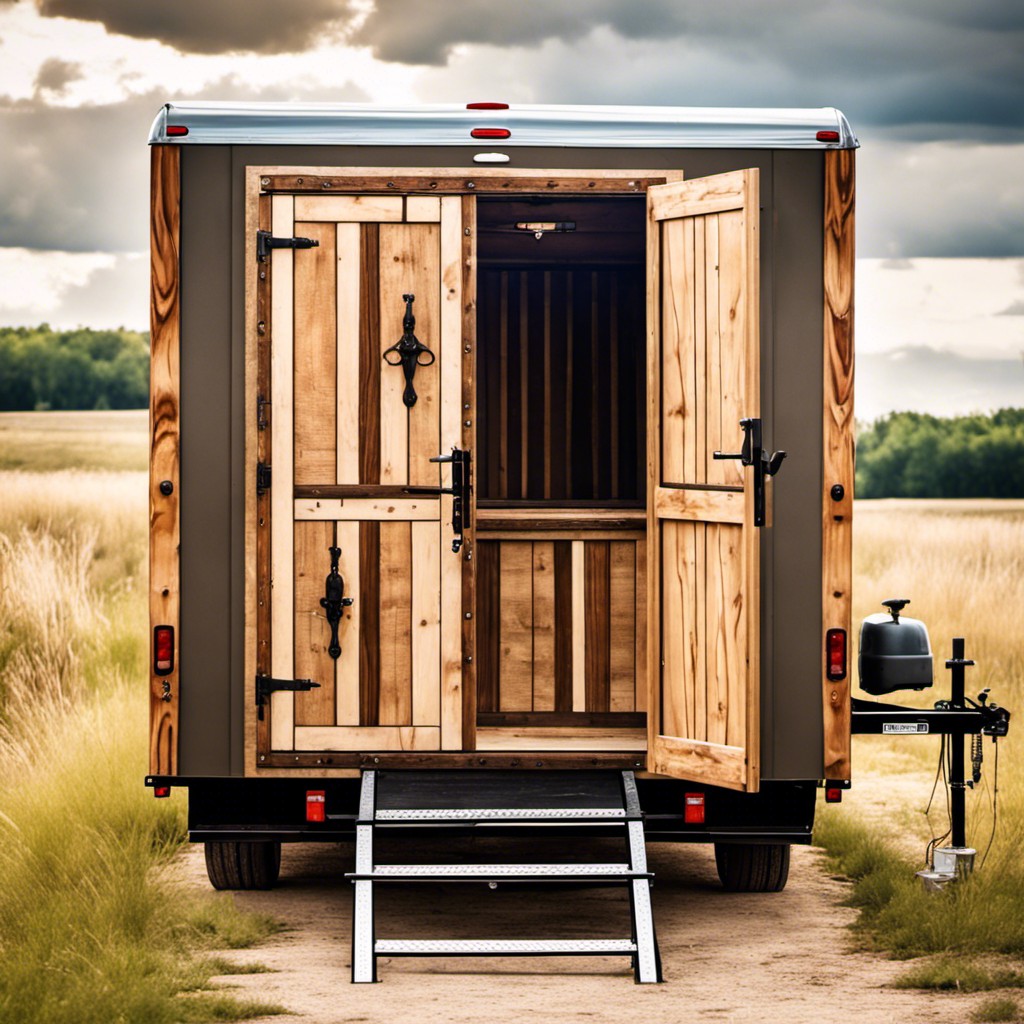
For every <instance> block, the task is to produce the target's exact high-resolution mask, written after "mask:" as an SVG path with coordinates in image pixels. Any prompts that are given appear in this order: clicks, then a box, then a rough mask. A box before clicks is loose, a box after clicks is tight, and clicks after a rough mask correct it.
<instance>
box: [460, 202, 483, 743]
mask: <svg viewBox="0 0 1024 1024" xmlns="http://www.w3.org/2000/svg"><path fill="white" fill-rule="evenodd" d="M461 202H462V295H461V302H462V410H461V412H462V447H463V448H464V449H466V450H467V451H471V452H476V451H478V448H477V433H476V408H477V395H476V393H477V381H478V379H479V377H478V370H479V363H478V362H476V361H475V358H476V354H477V352H478V348H479V343H478V340H477V328H476V324H477V276H476V196H463V197H462V200H461ZM479 493H480V492H479V481H478V479H477V461H476V459H474V460H473V462H472V486H471V490H470V499H469V504H470V510H469V520H468V526H467V527H466V530H465V538H466V539H465V543H464V545H463V547H464V549H465V554H464V557H463V558H462V610H463V618H462V748H463V750H474V749H476V709H477V704H476V699H477V698H476V689H477V682H476V666H475V663H474V661H473V654H474V651H475V649H476V639H477V638H476V616H475V615H472V616H471V617H469V618H467V617H466V614H465V613H466V612H472V610H473V609H474V608H475V606H476V560H475V559H474V558H473V557H472V556H473V549H474V546H475V544H476V538H475V525H474V524H475V523H476V496H477V495H478V494H479Z"/></svg>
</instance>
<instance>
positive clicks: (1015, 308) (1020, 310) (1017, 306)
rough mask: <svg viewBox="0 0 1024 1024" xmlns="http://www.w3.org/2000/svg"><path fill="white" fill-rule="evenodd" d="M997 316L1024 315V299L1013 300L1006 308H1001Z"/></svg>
mask: <svg viewBox="0 0 1024 1024" xmlns="http://www.w3.org/2000/svg"><path fill="white" fill-rule="evenodd" d="M996 315H997V316H1024V299H1018V300H1017V301H1016V302H1011V303H1010V304H1009V305H1008V306H1007V307H1006V309H1002V310H1000V311H999V312H998V313H997V314H996Z"/></svg>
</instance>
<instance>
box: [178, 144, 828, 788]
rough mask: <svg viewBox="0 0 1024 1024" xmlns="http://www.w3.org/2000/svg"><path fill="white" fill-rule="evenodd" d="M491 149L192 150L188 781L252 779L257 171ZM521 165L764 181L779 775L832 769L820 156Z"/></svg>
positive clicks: (615, 153)
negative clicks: (247, 533) (826, 764)
mask: <svg viewBox="0 0 1024 1024" xmlns="http://www.w3.org/2000/svg"><path fill="white" fill-rule="evenodd" d="M475 152H478V149H477V148H475V147H474V148H465V149H463V148H452V147H438V148H433V149H430V148H427V149H414V148H394V149H390V148H367V149H360V150H355V149H351V148H348V149H346V148H341V147H313V146H309V147H269V146H268V147H234V148H231V147H222V146H209V147H207V146H204V147H199V146H196V147H189V146H184V147H183V161H182V167H183V171H182V174H183V207H184V209H183V218H182V224H183V226H182V264H183V267H182V392H183V396H182V492H181V496H182V615H181V685H182V698H181V700H182V706H181V726H180V751H179V758H180V766H181V773H182V774H183V775H225V774H232V775H241V774H242V773H243V724H244V714H245V710H246V709H245V704H244V700H245V698H244V678H243V671H244V668H243V625H244V619H243V616H244V564H243V562H244V557H243V556H244V500H243V498H244V476H245V473H244V458H245V451H244V421H245V401H246V396H245V394H244V364H243V356H244V348H245V336H244V298H245V278H246V274H245V266H244V237H243V232H244V200H245V196H244V188H245V184H244V183H245V168H246V166H249V165H259V166H319V167H352V168H355V167H372V166H382V167H385V166H386V167H408V168H411V169H415V168H417V167H456V166H465V167H466V168H467V171H469V172H471V171H472V170H473V169H474V168H473V165H472V163H471V160H472V155H473V153H475ZM511 155H512V162H511V163H510V164H509V165H508V166H509V167H519V168H522V167H536V168H545V169H554V168H558V169H566V170H571V169H574V168H576V169H581V170H585V169H599V168H608V169H621V170H624V171H631V170H648V169H652V170H653V169H658V168H664V169H666V170H679V169H681V170H682V171H683V172H684V174H685V176H686V177H687V178H694V177H702V176H705V175H709V174H716V173H720V172H724V171H729V170H734V169H738V168H743V167H758V168H760V171H761V203H762V209H763V216H762V232H761V266H762V295H761V325H762V417H763V419H764V422H765V436H766V441H767V443H769V444H773V445H774V446H775V447H777V448H786V449H787V450H788V451H789V452H790V456H789V458H788V459H787V461H786V463H785V465H784V467H783V469H782V472H781V473H780V475H779V477H778V478H777V480H776V482H775V506H774V512H775V518H774V527H773V528H772V529H771V530H767V531H765V534H764V537H763V544H762V584H763V594H764V598H763V601H762V616H763V623H762V644H763V649H762V665H763V669H764V671H763V697H762V719H763V722H762V748H763V750H762V764H763V770H762V777H763V778H766V779H771V778H817V777H818V776H819V775H820V772H821V746H822V724H821V701H820V685H819V675H820V667H819V661H820V645H821V638H820V633H821V595H820V582H819V581H820V575H821V573H820V568H821V525H820V508H821V494H820V492H821V469H820V464H821V398H820V395H821V386H822V385H821V379H822V367H821V301H822V295H821V292H822V284H821V253H822V225H821V220H822V214H821V210H822V173H823V159H822V155H821V154H820V153H818V152H803V151H794V152H772V151H767V150H736V149H732V150H689V151H673V150H664V149H661V150H650V151H635V150H624V149H612V150H583V149H562V150H557V151H544V150H529V149H522V150H519V149H517V150H515V151H514V152H513V153H512V154H511Z"/></svg>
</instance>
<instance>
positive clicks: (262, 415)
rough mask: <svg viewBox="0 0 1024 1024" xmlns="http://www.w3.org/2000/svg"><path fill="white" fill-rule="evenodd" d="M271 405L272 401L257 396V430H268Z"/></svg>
mask: <svg viewBox="0 0 1024 1024" xmlns="http://www.w3.org/2000/svg"><path fill="white" fill-rule="evenodd" d="M269 405H270V400H269V399H268V398H264V397H263V396H262V395H257V396H256V429H257V430H266V429H267V422H268V421H267V407H268V406H269Z"/></svg>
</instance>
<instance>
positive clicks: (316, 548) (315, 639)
mask: <svg viewBox="0 0 1024 1024" xmlns="http://www.w3.org/2000/svg"><path fill="white" fill-rule="evenodd" d="M333 544H334V523H296V524H295V549H294V550H295V601H294V603H295V667H294V668H293V670H292V672H291V674H290V675H291V678H293V679H312V680H313V682H315V683H319V684H320V686H319V687H318V688H317V689H315V690H310V691H308V692H306V693H302V692H300V693H296V694H295V724H296V725H334V724H335V697H334V695H335V681H334V668H335V661H334V659H333V658H332V657H331V656H330V655H329V654H328V653H327V648H328V646H329V645H330V642H331V628H330V626H329V625H328V623H327V618H326V616H325V614H324V609H323V608H322V607H321V606H320V598H322V597H323V596H324V591H325V586H324V580H325V579H326V577H327V574H328V572H330V567H331V556H330V552H329V550H328V549H329V548H330V547H332V546H333ZM339 571H340V565H339ZM342 575H343V576H344V575H345V574H344V573H342Z"/></svg>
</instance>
